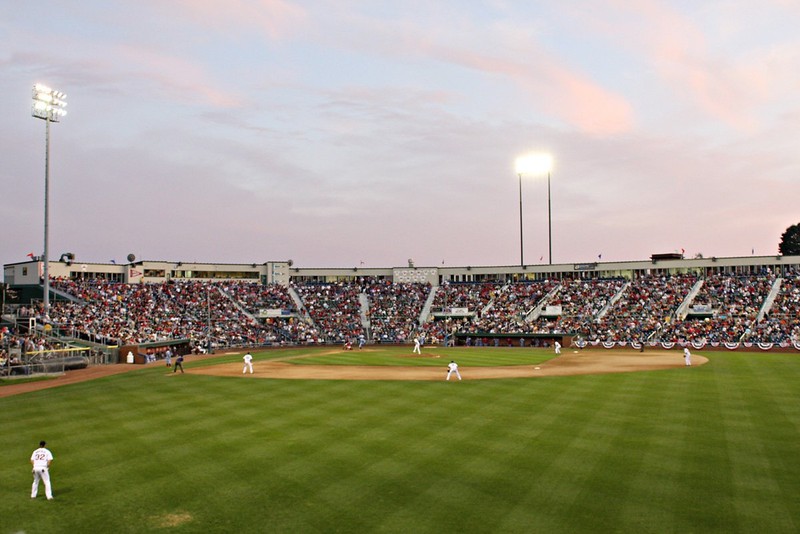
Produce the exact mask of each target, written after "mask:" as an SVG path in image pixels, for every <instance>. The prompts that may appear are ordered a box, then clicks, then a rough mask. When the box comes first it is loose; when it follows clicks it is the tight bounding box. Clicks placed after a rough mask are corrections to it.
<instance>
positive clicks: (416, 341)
mask: <svg viewBox="0 0 800 534" xmlns="http://www.w3.org/2000/svg"><path fill="white" fill-rule="evenodd" d="M412 354H422V351H421V350H420V348H419V338H418V337H415V338H414V351H413V352H412Z"/></svg>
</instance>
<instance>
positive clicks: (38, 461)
mask: <svg viewBox="0 0 800 534" xmlns="http://www.w3.org/2000/svg"><path fill="white" fill-rule="evenodd" d="M45 445H46V443H45V442H44V441H40V442H39V448H38V449H36V450H35V451H33V454H31V464H32V465H33V486H32V487H31V499H35V498H36V495H38V494H39V481H40V480H41V481H42V482H44V494H45V495H46V496H47V500H48V501H50V500H52V499H53V488H52V486H51V485H50V462H52V461H53V453H51V452H50V451H49V450H47V449H45V447H44V446H45Z"/></svg>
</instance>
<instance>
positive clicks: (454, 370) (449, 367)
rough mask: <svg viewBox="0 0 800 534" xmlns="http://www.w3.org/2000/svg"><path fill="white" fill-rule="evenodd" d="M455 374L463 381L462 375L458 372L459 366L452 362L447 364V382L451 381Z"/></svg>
mask: <svg viewBox="0 0 800 534" xmlns="http://www.w3.org/2000/svg"><path fill="white" fill-rule="evenodd" d="M453 373H455V374H456V376H457V377H458V379H459V380H461V373H459V372H458V364H457V363H456V362H454V361H451V362H450V363H448V364H447V380H450V375H451V374H453Z"/></svg>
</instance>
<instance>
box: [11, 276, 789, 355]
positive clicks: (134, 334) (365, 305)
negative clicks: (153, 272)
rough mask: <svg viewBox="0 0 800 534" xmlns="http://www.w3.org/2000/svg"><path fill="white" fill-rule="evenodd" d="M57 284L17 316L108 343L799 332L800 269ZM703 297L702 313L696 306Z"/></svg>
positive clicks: (765, 338) (683, 337)
mask: <svg viewBox="0 0 800 534" xmlns="http://www.w3.org/2000/svg"><path fill="white" fill-rule="evenodd" d="M52 287H53V288H54V289H56V290H57V291H58V292H60V295H61V296H62V297H63V296H68V297H69V299H66V298H61V297H60V298H58V299H56V300H55V301H54V302H52V304H51V308H50V315H49V317H48V318H44V317H42V316H41V310H40V309H37V308H36V307H35V306H34V307H26V308H20V309H19V310H18V312H17V313H18V315H19V316H20V317H36V318H37V320H38V321H39V322H40V323H41V324H45V323H47V324H48V325H49V328H52V329H53V330H55V331H59V332H61V333H62V334H65V335H69V336H73V337H78V338H83V339H86V340H90V341H95V342H99V343H107V344H142V343H148V342H161V341H164V340H170V339H191V340H197V341H204V342H210V343H213V344H214V345H216V346H220V347H223V346H257V345H266V344H317V343H346V342H348V341H349V342H354V341H355V340H356V339H358V338H360V337H362V336H363V337H365V338H366V339H368V340H370V341H373V342H385V343H406V342H410V341H411V340H412V339H414V338H415V337H418V336H423V337H425V339H426V342H427V343H445V342H448V340H452V339H453V336H454V335H455V334H458V335H459V336H460V337H462V338H464V337H466V336H470V338H472V339H477V338H479V335H480V334H491V335H495V336H497V335H503V334H553V333H576V334H578V335H579V336H580V337H582V338H584V339H590V340H592V339H593V340H600V341H640V342H641V341H646V340H656V341H662V342H670V341H696V340H703V341H707V342H719V343H732V342H739V341H752V342H760V343H784V342H787V341H794V342H797V341H800V276H798V273H794V272H790V273H788V274H786V273H784V274H783V276H782V277H780V278H779V277H776V276H775V275H774V274H773V273H769V272H766V273H761V274H758V275H747V276H745V275H713V276H707V277H699V276H696V275H691V274H681V275H673V276H667V275H652V276H642V277H639V278H635V279H632V280H627V279H581V278H578V277H576V278H574V279H567V278H564V279H554V280H542V281H535V282H524V283H507V282H480V283H445V284H442V285H441V286H438V287H435V288H432V287H431V286H430V285H429V284H419V283H392V282H391V281H386V280H379V279H359V280H357V281H354V282H335V283H292V284H291V285H290V286H289V287H284V286H279V285H274V284H260V283H257V282H242V281H224V282H204V281H189V280H178V281H175V280H172V281H167V282H163V283H138V284H125V283H116V282H108V281H102V280H60V279H59V280H54V281H53V284H52ZM772 296H774V302H773V301H771V300H770V298H772ZM768 297H769V298H768ZM429 299H430V302H431V307H430V310H426V309H425V305H426V302H428V301H429ZM689 305H691V306H689ZM698 307H700V308H699V309H701V310H703V311H704V313H701V314H698V313H694V312H696V311H697V309H698ZM681 310H682V312H681ZM428 312H430V313H428ZM762 316H763V317H762ZM30 341H31V342H33V343H36V342H37V341H36V340H30ZM16 342H17V341H16V340H15V343H16Z"/></svg>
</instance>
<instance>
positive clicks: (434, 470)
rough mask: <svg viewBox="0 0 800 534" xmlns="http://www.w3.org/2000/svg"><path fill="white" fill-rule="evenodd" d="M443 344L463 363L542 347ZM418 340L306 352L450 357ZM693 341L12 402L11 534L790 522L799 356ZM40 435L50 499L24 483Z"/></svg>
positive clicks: (180, 379) (794, 510)
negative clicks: (614, 362)
mask: <svg viewBox="0 0 800 534" xmlns="http://www.w3.org/2000/svg"><path fill="white" fill-rule="evenodd" d="M425 350H429V349H425ZM430 350H432V349H430ZM439 350H441V351H443V352H442V358H443V359H444V360H446V361H449V359H451V355H455V356H452V359H456V361H458V363H459V365H460V366H461V367H462V368H468V367H469V366H470V365H514V364H523V363H524V364H531V363H536V362H537V361H538V362H541V361H544V360H546V359H547V358H549V357H550V356H551V354H550V353H549V352H545V351H537V350H533V349H516V348H511V349H494V348H489V349H477V348H471V349H466V350H465V349H460V351H453V352H449V351H451V350H453V349H439ZM322 352H329V353H330V354H327V355H324V354H322ZM409 352H410V347H409V348H407V349H404V350H403V351H402V353H401V352H398V353H396V354H395V353H394V352H392V351H388V352H386V353H385V354H383V355H381V354H380V353H379V352H377V351H376V352H372V351H371V352H370V353H366V352H363V351H362V352H361V353H359V351H357V350H355V351H352V353H351V352H348V353H344V352H342V353H333V352H331V351H329V350H328V351H325V350H324V349H323V350H320V351H319V352H316V353H314V354H315V355H316V356H315V357H314V358H309V359H305V358H303V359H299V360H297V363H300V362H301V361H302V362H306V361H308V362H309V363H312V362H313V363H335V364H346V363H350V362H347V361H344V360H342V359H343V358H351V357H352V358H355V357H356V356H358V355H359V354H361V355H362V356H361V358H367V359H368V360H370V359H372V358H376V359H377V361H370V362H369V363H372V364H376V365H377V364H385V362H386V361H389V360H402V361H403V363H404V364H407V365H428V364H435V365H442V363H443V360H439V361H433V362H430V361H426V360H425V359H424V358H420V359H414V358H406V357H404V356H403V354H408V353H409ZM301 353H308V351H307V350H304V351H297V352H294V351H288V350H286V351H284V350H281V351H268V352H265V353H254V356H255V362H256V365H258V362H259V361H260V360H263V359H266V358H278V357H280V358H285V357H292V356H299V355H301ZM367 354H369V355H367ZM701 354H702V355H704V356H707V357H708V358H709V359H710V361H709V363H708V364H706V365H703V366H697V367H692V368H690V369H684V368H676V369H671V370H659V371H647V372H637V373H625V374H607V375H596V376H587V375H583V376H574V377H538V378H528V379H521V378H518V379H504V380H480V381H469V380H464V381H463V382H452V381H451V382H445V381H441V382H401V381H397V382H393V381H356V382H351V381H324V380H285V381H284V380H271V379H245V378H240V377H213V376H202V375H192V374H191V373H187V374H185V375H181V374H172V373H169V372H167V370H165V369H164V368H163V367H160V366H159V367H157V368H156V367H144V368H142V369H141V370H136V371H132V372H130V373H127V374H123V375H116V376H112V377H107V378H103V379H99V380H95V381H92V382H85V383H80V384H73V385H68V386H62V387H57V388H52V389H48V390H43V391H39V392H33V393H27V394H22V395H18V396H14V397H8V398H4V399H0V413H1V414H2V415H0V420H1V421H3V424H2V433H0V447H2V450H3V451H4V454H3V456H2V460H0V480H2V484H0V525H2V527H0V534H4V533H12V532H21V531H24V532H26V533H29V534H30V533H38V532H120V533H127V532H135V533H138V532H175V533H185V532H237V533H248V532H421V533H426V532H430V533H434V532H436V533H439V532H520V533H522V532H525V533H529V532H556V533H558V532H639V533H642V532H654V533H656V532H657V533H663V532H680V533H690V532H720V533H721V532H726V533H729V532H742V533H744V532H771V533H776V532H778V533H780V532H797V531H798V530H800V499H799V498H798V496H800V445H798V444H800V381H798V380H797V376H798V374H800V357H798V355H797V354H772V353H758V354H743V353H710V352H705V351H701ZM318 358H323V359H328V360H327V361H326V362H320V361H319V360H318ZM330 358H332V359H333V361H330ZM234 360H235V361H241V357H240V356H223V357H221V358H220V360H218V361H234ZM314 360H317V361H314ZM482 362H483V363H482ZM486 362H491V363H486ZM500 362H503V363H500ZM212 363H214V362H213V361H210V360H205V361H202V362H199V361H198V362H193V361H191V358H190V359H189V361H188V363H187V364H186V368H187V371H189V370H190V369H191V367H192V366H193V365H208V364H212ZM352 363H359V364H363V363H364V362H363V360H361V359H356V360H353V361H352ZM389 365H398V363H397V362H395V361H393V362H392V363H390V364H389ZM40 439H46V440H47V441H48V447H50V448H51V450H52V451H53V454H54V455H55V461H54V463H53V467H52V470H51V472H52V477H53V486H54V494H55V497H56V498H55V500H54V501H52V502H47V501H45V500H44V498H43V491H41V490H40V497H39V499H37V500H35V501H32V500H31V499H30V497H29V493H28V491H29V489H30V484H31V480H32V479H31V475H30V468H29V464H28V458H29V457H30V454H31V452H32V451H33V449H34V448H36V446H37V444H38V441H39V440H40Z"/></svg>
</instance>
